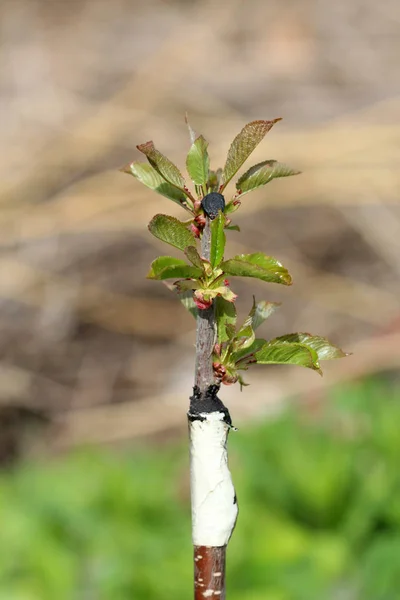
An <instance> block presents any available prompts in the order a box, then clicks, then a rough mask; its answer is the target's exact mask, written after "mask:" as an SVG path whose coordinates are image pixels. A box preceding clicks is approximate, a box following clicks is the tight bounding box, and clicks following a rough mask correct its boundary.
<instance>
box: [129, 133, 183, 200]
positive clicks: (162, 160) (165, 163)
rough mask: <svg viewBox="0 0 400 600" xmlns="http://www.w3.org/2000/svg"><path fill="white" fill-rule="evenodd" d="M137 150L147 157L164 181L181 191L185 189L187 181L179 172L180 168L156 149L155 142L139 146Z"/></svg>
mask: <svg viewBox="0 0 400 600" xmlns="http://www.w3.org/2000/svg"><path fill="white" fill-rule="evenodd" d="M137 149H138V150H140V152H143V154H145V155H146V156H147V160H148V161H149V163H150V164H151V166H152V167H154V169H155V170H156V171H158V173H160V175H162V176H163V177H164V179H165V180H166V181H168V183H170V184H172V185H174V186H175V187H177V188H179V189H182V190H183V189H184V187H185V180H184V178H183V176H182V173H181V172H180V171H179V169H178V167H177V166H175V165H174V163H173V162H171V161H170V160H169V158H167V157H166V156H164V154H161V152H160V151H159V150H157V149H156V148H155V146H154V144H153V142H146V143H145V144H139V146H137Z"/></svg>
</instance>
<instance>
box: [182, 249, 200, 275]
mask: <svg viewBox="0 0 400 600" xmlns="http://www.w3.org/2000/svg"><path fill="white" fill-rule="evenodd" d="M184 252H185V254H186V256H187V257H188V259H189V260H190V262H191V263H192V264H193V265H194V266H195V267H197V268H198V269H201V271H202V272H204V263H203V261H202V260H201V258H200V254H199V253H198V252H197V250H196V248H195V246H188V247H187V248H185V250H184Z"/></svg>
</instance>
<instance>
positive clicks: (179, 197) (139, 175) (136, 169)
mask: <svg viewBox="0 0 400 600" xmlns="http://www.w3.org/2000/svg"><path fill="white" fill-rule="evenodd" d="M123 170H124V172H125V173H130V174H131V175H133V176H134V177H135V178H136V179H137V180H138V181H140V182H141V183H143V185H145V186H147V187H148V188H150V189H151V190H154V191H155V192H157V193H158V194H161V195H162V196H165V197H166V198H169V199H170V200H172V201H173V202H176V203H177V204H179V205H181V206H182V205H186V201H187V198H186V195H185V194H184V192H182V190H180V189H178V188H176V187H174V186H173V185H171V184H170V183H168V182H167V181H165V179H164V177H162V175H160V173H158V171H156V170H155V169H153V167H152V166H151V165H150V164H148V163H139V162H132V163H130V165H128V166H127V167H126V168H124V169H123Z"/></svg>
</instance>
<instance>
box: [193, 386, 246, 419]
mask: <svg viewBox="0 0 400 600" xmlns="http://www.w3.org/2000/svg"><path fill="white" fill-rule="evenodd" d="M218 392H219V385H210V387H209V388H207V389H206V391H205V392H204V394H202V393H201V392H200V388H199V387H198V386H197V385H195V386H194V388H193V396H191V397H190V407H189V412H188V419H189V421H205V420H206V416H205V415H208V414H211V413H215V412H220V413H223V415H224V419H223V420H224V421H225V423H226V424H227V425H229V427H231V428H232V429H236V427H233V425H232V419H231V415H230V414H229V410H228V409H227V408H226V406H225V404H224V403H223V402H222V400H220V399H219V398H218V396H217V394H218Z"/></svg>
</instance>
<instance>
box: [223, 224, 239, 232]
mask: <svg viewBox="0 0 400 600" xmlns="http://www.w3.org/2000/svg"><path fill="white" fill-rule="evenodd" d="M225 229H229V230H230V231H240V227H239V225H228V227H225Z"/></svg>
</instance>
